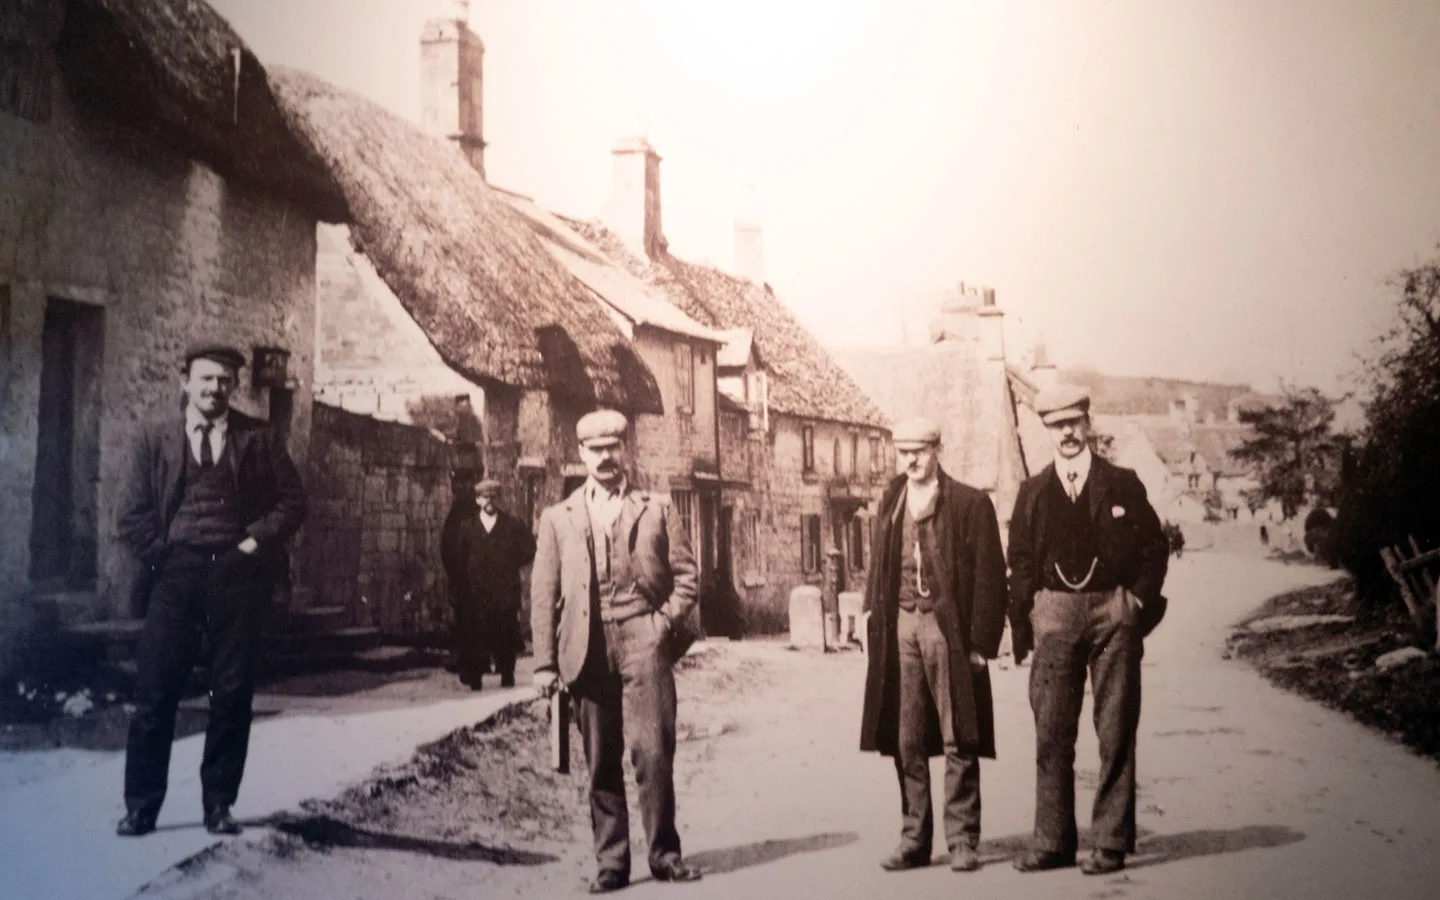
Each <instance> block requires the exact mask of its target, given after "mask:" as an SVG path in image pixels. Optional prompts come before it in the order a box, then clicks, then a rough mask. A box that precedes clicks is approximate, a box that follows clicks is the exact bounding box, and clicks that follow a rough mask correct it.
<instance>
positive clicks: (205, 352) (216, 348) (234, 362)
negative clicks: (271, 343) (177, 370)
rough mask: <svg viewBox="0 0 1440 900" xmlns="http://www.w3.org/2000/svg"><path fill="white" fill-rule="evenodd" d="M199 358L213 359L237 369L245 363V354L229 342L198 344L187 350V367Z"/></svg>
mask: <svg viewBox="0 0 1440 900" xmlns="http://www.w3.org/2000/svg"><path fill="white" fill-rule="evenodd" d="M197 359H213V360H214V361H215V362H218V363H224V364H225V365H227V366H230V367H231V368H235V369H238V368H240V367H241V366H243V365H245V354H244V353H241V352H240V351H239V350H236V349H235V348H234V347H231V346H229V345H227V344H197V345H195V346H194V347H191V348H190V349H189V350H187V351H185V365H186V366H187V367H188V366H189V365H190V363H192V362H194V361H195V360H197Z"/></svg>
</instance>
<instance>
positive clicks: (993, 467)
mask: <svg viewBox="0 0 1440 900" xmlns="http://www.w3.org/2000/svg"><path fill="white" fill-rule="evenodd" d="M834 353H835V359H836V360H838V361H839V363H840V365H842V366H844V367H845V370H846V371H847V372H849V373H850V376H851V377H852V378H854V379H855V382H856V383H858V384H859V385H860V386H861V387H862V388H863V389H864V390H865V392H866V393H867V394H869V395H870V396H871V397H873V398H874V399H875V402H876V403H877V404H878V405H879V406H880V408H881V409H882V410H884V411H885V414H886V415H888V416H890V417H891V418H892V419H893V420H895V421H897V422H898V421H901V420H903V419H908V418H910V417H912V416H926V417H928V418H930V419H932V420H934V421H935V422H936V423H937V424H938V425H939V426H940V437H941V448H940V463H941V465H942V466H944V468H945V471H946V472H947V473H949V474H950V475H951V476H952V477H954V478H957V479H959V480H960V481H963V482H965V483H966V484H969V485H971V486H973V487H978V488H982V489H984V490H990V491H997V492H999V493H1001V494H1006V493H1008V492H1009V491H1013V489H1014V488H1015V487H1016V486H1017V485H1018V484H1019V481H1018V479H1019V478H1020V477H1021V476H1022V475H1023V474H1024V473H1023V472H1017V471H1015V469H1017V468H1018V467H1019V465H1020V453H1021V447H1020V443H1019V438H1018V437H1017V436H1016V432H1015V410H1014V406H1013V402H1014V401H1013V399H1012V398H1013V394H1012V393H1011V387H1010V384H1009V381H1008V379H1007V377H1006V374H1007V373H1006V372H1005V371H1003V369H1002V368H1001V367H999V366H992V365H989V364H988V363H986V362H985V361H983V360H981V359H979V358H978V357H977V356H976V355H975V351H974V342H971V341H941V342H939V343H931V344H923V345H916V346H900V347H878V348H847V349H837V350H835V351H834ZM1009 482H1013V483H1009Z"/></svg>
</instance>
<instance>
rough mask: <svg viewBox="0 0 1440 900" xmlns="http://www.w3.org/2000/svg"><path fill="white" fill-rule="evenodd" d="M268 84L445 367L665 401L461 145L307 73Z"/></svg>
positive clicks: (656, 403)
mask: <svg viewBox="0 0 1440 900" xmlns="http://www.w3.org/2000/svg"><path fill="white" fill-rule="evenodd" d="M270 83H271V87H272V89H273V90H274V92H275V96H276V97H277V98H278V100H279V103H280V109H281V112H282V113H283V114H284V116H285V120H286V121H287V122H288V123H289V125H290V127H291V128H292V130H293V131H294V132H295V133H296V134H297V135H298V136H299V137H300V138H301V140H302V141H303V142H304V143H305V144H306V145H307V147H308V148H309V150H310V151H311V152H312V153H313V154H314V155H315V157H316V158H317V159H319V160H320V161H321V162H322V164H323V165H324V167H325V170H326V171H327V172H328V173H329V174H330V176H331V177H332V178H333V179H334V180H335V182H336V183H337V184H338V185H339V186H340V190H341V192H342V194H343V196H344V199H345V205H346V208H347V212H348V216H347V219H348V221H349V223H350V225H351V236H352V239H353V240H354V241H355V244H356V246H357V248H358V249H359V250H360V251H361V252H363V253H364V254H365V256H366V257H367V258H368V259H369V260H370V262H371V263H372V264H373V265H374V266H375V269H376V271H377V272H378V273H379V274H380V276H381V277H382V278H383V279H384V280H385V282H386V284H388V285H389V286H390V289H391V290H392V291H394V293H395V295H396V297H398V298H399V299H400V302H401V303H402V304H404V306H405V309H406V310H407V311H408V312H409V313H410V315H411V316H412V317H414V319H415V321H416V322H418V323H419V324H420V326H421V328H423V329H424V330H425V333H426V334H427V335H428V336H429V338H430V340H431V342H433V343H434V345H435V347H436V349H437V350H438V351H439V352H440V355H441V357H442V358H443V359H444V360H445V362H446V363H447V364H448V365H450V366H452V367H454V368H455V369H456V370H457V371H459V372H460V373H461V374H463V375H465V376H466V377H467V378H471V379H474V380H476V381H478V382H481V383H484V382H487V381H489V382H500V383H502V384H508V385H515V386H520V387H530V388H545V389H550V390H553V391H555V392H557V393H560V394H564V395H567V396H571V397H576V398H578V399H580V400H582V401H590V400H593V401H594V402H596V403H600V404H605V405H612V406H617V407H620V408H623V409H628V410H632V411H636V412H657V413H658V412H661V411H662V407H661V403H660V391H659V387H658V385H657V384H656V383H655V378H654V376H653V375H652V374H651V373H650V371H649V370H648V369H647V368H646V367H645V366H644V364H643V363H641V362H640V360H639V358H638V357H637V356H636V355H635V353H634V350H633V349H632V348H631V345H630V342H629V341H628V340H627V339H626V338H625V336H624V335H623V334H622V333H621V331H620V329H619V328H618V327H617V326H616V324H615V323H614V322H613V321H612V320H611V319H610V318H609V317H608V316H607V315H606V314H605V312H604V311H603V310H602V309H601V308H600V306H599V304H597V303H595V302H594V300H593V298H592V297H591V296H590V294H589V293H588V289H587V288H586V287H585V285H583V284H582V283H581V282H580V281H579V280H577V279H576V278H575V277H573V276H572V275H571V274H570V273H569V272H567V271H566V270H565V269H564V268H563V267H562V266H561V265H559V263H557V262H556V260H555V258H554V257H553V256H552V255H551V254H550V253H549V252H548V251H547V250H546V248H545V247H544V246H542V244H541V242H540V240H539V239H538V237H537V236H536V234H535V231H534V229H533V228H531V227H530V225H529V224H528V222H527V221H526V220H525V219H524V218H523V217H522V216H521V215H520V214H519V213H518V212H517V211H516V210H515V209H513V208H512V207H511V206H510V204H509V203H507V202H506V200H505V199H504V198H503V197H502V196H501V195H500V194H499V192H497V191H495V190H494V189H492V188H491V187H490V186H489V185H487V184H486V183H485V180H484V179H483V178H482V177H481V176H480V175H479V174H478V173H477V172H476V171H475V170H474V169H473V168H471V167H470V165H469V163H468V162H467V161H466V160H465V157H464V156H463V154H462V153H461V152H460V151H459V149H458V148H456V147H454V146H453V145H451V144H449V143H447V142H445V141H443V140H440V139H437V138H434V137H431V136H430V135H427V134H425V133H424V132H422V131H421V130H420V129H419V128H417V127H416V126H414V125H412V124H410V123H409V122H407V121H405V120H404V119H402V118H400V117H399V116H396V115H394V114H392V113H390V112H388V111H386V110H384V109H382V108H381V107H380V106H378V105H377V104H375V103H373V102H371V101H370V100H367V99H365V98H364V97H361V96H359V95H357V94H354V93H352V92H349V91H346V90H343V89H341V88H338V87H336V86H334V85H332V84H330V83H328V82H325V81H323V80H321V79H319V78H316V77H315V76H313V75H310V74H308V73H306V72H300V71H296V70H293V69H286V68H281V67H275V68H272V69H271V71H270Z"/></svg>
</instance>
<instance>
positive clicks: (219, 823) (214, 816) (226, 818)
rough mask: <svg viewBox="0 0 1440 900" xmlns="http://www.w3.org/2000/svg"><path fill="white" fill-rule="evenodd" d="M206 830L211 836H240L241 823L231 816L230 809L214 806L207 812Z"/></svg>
mask: <svg viewBox="0 0 1440 900" xmlns="http://www.w3.org/2000/svg"><path fill="white" fill-rule="evenodd" d="M205 830H206V831H208V832H210V833H211V834H239V833H240V823H239V822H237V821H235V817H234V816H232V815H230V807H228V806H224V805H221V806H212V807H210V808H209V809H207V810H205Z"/></svg>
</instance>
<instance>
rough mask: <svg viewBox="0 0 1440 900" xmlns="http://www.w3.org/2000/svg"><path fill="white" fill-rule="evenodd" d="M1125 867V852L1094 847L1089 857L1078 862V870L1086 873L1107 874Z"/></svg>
mask: <svg viewBox="0 0 1440 900" xmlns="http://www.w3.org/2000/svg"><path fill="white" fill-rule="evenodd" d="M1123 868H1125V854H1124V853H1121V852H1120V851H1119V850H1106V849H1104V848H1101V847H1096V848H1095V852H1093V853H1091V854H1090V858H1089V859H1087V860H1085V861H1084V862H1083V863H1081V864H1080V871H1081V872H1084V873H1085V874H1086V875H1109V874H1111V873H1112V872H1118V871H1120V870H1121V869H1123Z"/></svg>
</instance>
